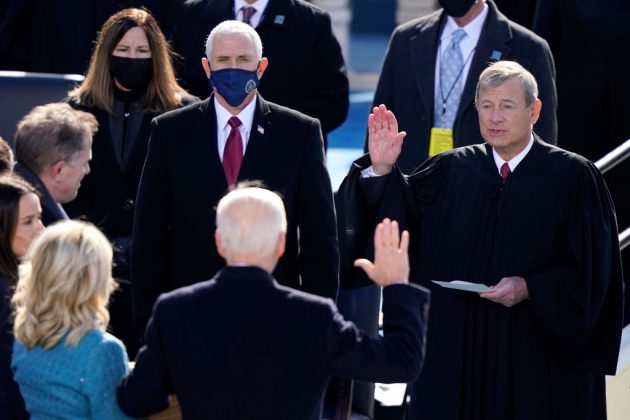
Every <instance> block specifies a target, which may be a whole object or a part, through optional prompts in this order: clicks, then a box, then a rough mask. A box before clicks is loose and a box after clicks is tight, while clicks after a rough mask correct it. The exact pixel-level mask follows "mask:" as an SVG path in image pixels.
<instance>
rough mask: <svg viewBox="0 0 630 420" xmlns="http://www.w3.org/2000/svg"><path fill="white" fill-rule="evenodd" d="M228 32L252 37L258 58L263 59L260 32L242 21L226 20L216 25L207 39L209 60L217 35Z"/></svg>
mask: <svg viewBox="0 0 630 420" xmlns="http://www.w3.org/2000/svg"><path fill="white" fill-rule="evenodd" d="M227 34H243V35H245V36H248V37H249V38H250V39H251V41H252V44H253V45H254V52H255V53H256V58H258V60H259V61H260V59H262V51H263V46H262V41H261V40H260V35H258V32H256V30H255V29H254V28H252V27H251V26H249V25H248V24H246V23H243V22H241V21H238V20H226V21H223V22H221V23H219V24H218V25H217V26H215V27H214V29H213V30H212V31H211V32H210V35H208V38H207V39H206V57H207V58H208V60H210V56H211V54H212V46H213V43H214V39H215V38H216V37H217V35H227Z"/></svg>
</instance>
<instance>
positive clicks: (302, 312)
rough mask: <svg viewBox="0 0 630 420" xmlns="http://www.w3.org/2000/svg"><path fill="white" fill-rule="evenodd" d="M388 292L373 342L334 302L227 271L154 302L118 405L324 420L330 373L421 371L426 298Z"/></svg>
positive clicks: (401, 374) (372, 376) (189, 414)
mask: <svg viewBox="0 0 630 420" xmlns="http://www.w3.org/2000/svg"><path fill="white" fill-rule="evenodd" d="M383 296H384V303H383V312H384V314H385V325H384V328H385V337H384V338H379V337H370V336H368V335H366V334H365V333H363V332H361V331H359V330H358V329H357V328H356V327H355V326H354V324H352V323H351V322H348V321H345V320H343V318H342V316H341V315H340V314H339V312H337V309H336V307H335V305H334V304H333V302H332V301H331V300H330V299H325V298H321V297H319V296H315V295H311V294H307V293H303V292H300V291H297V290H294V289H290V288H288V287H284V286H281V285H279V284H278V283H277V282H276V281H275V280H274V279H273V277H272V276H271V275H270V274H268V273H267V272H265V271H263V270H261V269H259V268H254V267H226V268H224V269H222V270H221V271H219V273H218V274H217V275H216V276H215V277H214V278H213V279H212V280H210V281H206V282H203V283H198V284H196V285H193V286H188V287H185V288H181V289H179V290H176V291H173V292H171V293H167V294H164V295H162V296H161V297H160V298H159V299H158V301H157V303H156V305H155V307H154V310H153V316H152V318H151V320H150V321H149V325H148V327H147V331H146V346H145V347H143V349H142V350H140V353H139V354H138V357H137V359H136V368H135V370H134V371H133V372H132V373H131V374H130V375H129V376H127V377H126V378H124V379H123V380H122V382H121V383H120V385H119V387H118V402H119V404H120V406H121V408H122V409H123V411H124V412H126V413H127V414H128V415H131V416H136V417H138V416H146V415H148V414H151V413H153V412H156V411H158V410H160V409H163V408H165V407H166V405H167V403H166V398H167V396H168V395H169V394H172V393H176V394H177V397H178V399H179V402H180V405H181V409H182V414H183V416H184V418H186V419H212V418H216V419H221V420H227V419H248V420H250V419H286V420H296V419H299V420H307V419H308V420H310V419H312V420H315V419H320V418H321V408H322V399H323V394H324V389H325V387H326V384H327V383H328V380H329V378H330V376H331V375H333V374H334V375H337V376H341V377H346V378H356V379H359V380H365V381H380V382H409V381H412V380H413V379H414V378H415V377H416V375H417V374H418V372H419V370H420V367H421V364H422V360H423V356H424V341H425V325H426V314H427V312H428V298H429V296H428V292H427V291H426V289H422V288H421V287H419V286H415V285H414V286H403V285H393V286H389V287H386V288H385V289H384V291H383Z"/></svg>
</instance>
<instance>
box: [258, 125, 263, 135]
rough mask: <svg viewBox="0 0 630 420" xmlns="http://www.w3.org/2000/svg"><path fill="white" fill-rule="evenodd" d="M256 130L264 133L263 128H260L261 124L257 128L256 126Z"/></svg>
mask: <svg viewBox="0 0 630 420" xmlns="http://www.w3.org/2000/svg"><path fill="white" fill-rule="evenodd" d="M256 131H258V132H259V133H260V134H265V129H264V128H262V126H261V125H259V126H258V128H256Z"/></svg>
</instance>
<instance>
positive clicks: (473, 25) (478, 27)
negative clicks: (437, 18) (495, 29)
mask: <svg viewBox="0 0 630 420" xmlns="http://www.w3.org/2000/svg"><path fill="white" fill-rule="evenodd" d="M488 11H489V7H488V5H487V4H486V2H485V0H484V2H483V10H482V11H481V13H479V16H477V17H476V18H474V19H473V20H472V21H470V22H468V25H466V26H463V27H461V28H460V27H459V26H458V25H457V23H455V19H453V18H452V17H451V16H448V15H447V16H446V24H445V25H444V30H443V31H442V36H441V37H440V40H441V41H442V48H446V46H447V45H448V44H450V42H451V36H452V35H453V32H455V31H456V30H457V29H463V30H464V31H466V36H465V37H464V38H463V39H462V40H461V42H460V43H459V45H460V48H461V50H462V53H463V54H464V59H465V58H466V53H465V51H470V50H472V49H473V48H474V47H475V46H476V45H477V41H479V37H480V36H481V31H482V29H483V24H484V22H485V21H486V17H487V16H488Z"/></svg>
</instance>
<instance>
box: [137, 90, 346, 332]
mask: <svg viewBox="0 0 630 420" xmlns="http://www.w3.org/2000/svg"><path fill="white" fill-rule="evenodd" d="M216 124H217V122H216V114H215V110H214V96H211V97H210V98H208V99H206V100H204V101H202V102H199V103H196V104H192V105H189V106H187V107H185V108H181V109H178V110H175V111H171V112H168V113H166V114H163V115H161V116H160V117H158V118H156V119H154V120H153V123H152V131H151V140H150V142H149V151H148V155H147V159H146V163H145V166H144V171H143V173H142V178H141V180H140V189H139V191H138V199H137V201H136V211H135V218H134V229H133V245H132V255H131V258H132V261H131V262H132V264H131V282H132V288H133V291H134V303H135V316H136V318H138V319H139V320H140V321H146V320H147V319H148V317H149V315H150V312H151V308H152V306H153V304H154V303H155V300H156V299H157V297H158V295H159V294H160V293H162V292H166V291H169V290H172V289H175V288H177V287H181V286H185V285H189V284H192V283H196V282H199V281H203V280H205V279H208V278H209V277H210V276H212V275H213V273H215V272H216V271H217V270H218V269H219V268H221V267H222V266H223V265H224V261H223V259H222V258H221V257H220V256H219V254H218V253H217V250H216V247H215V244H214V231H215V220H214V208H215V206H216V205H217V203H218V201H219V199H220V198H221V197H222V196H223V195H224V194H225V193H226V192H227V183H226V180H225V174H224V172H223V166H222V164H221V160H220V158H219V153H218V150H217V139H216V135H217V128H216ZM238 179H239V181H242V180H251V179H258V180H261V181H263V182H264V183H265V185H266V186H267V187H269V188H270V189H272V190H274V191H277V192H279V193H280V194H281V195H282V197H283V199H284V204H285V208H286V211H287V220H288V230H287V247H286V252H285V254H284V256H283V257H282V258H281V259H280V262H279V263H278V266H277V268H276V270H275V271H274V274H275V277H276V278H277V279H278V281H279V282H280V283H281V284H284V285H286V286H290V287H294V288H299V289H302V290H305V291H308V292H311V293H315V294H318V295H320V296H326V297H331V298H333V299H334V298H335V297H336V295H337V287H338V266H339V257H338V249H337V235H336V225H335V213H334V206H333V197H332V187H331V183H330V178H329V176H328V171H327V170H326V164H325V160H324V150H323V143H322V137H321V131H320V128H319V123H318V122H317V120H315V119H312V118H310V117H307V116H305V115H303V114H300V113H298V112H296V111H293V110H290V109H287V108H284V107H281V106H278V105H275V104H273V103H270V102H267V101H265V100H263V99H262V98H261V97H260V96H258V97H257V104H256V111H255V113H254V121H253V126H252V128H251V134H250V138H249V142H248V144H247V148H246V150H245V156H244V158H243V163H242V166H241V170H240V173H239V176H238ZM298 230H299V235H298Z"/></svg>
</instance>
